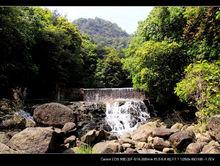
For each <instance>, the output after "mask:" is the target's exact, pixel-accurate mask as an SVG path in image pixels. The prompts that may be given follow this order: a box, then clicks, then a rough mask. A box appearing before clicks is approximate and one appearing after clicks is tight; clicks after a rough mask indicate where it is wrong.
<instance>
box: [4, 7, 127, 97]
mask: <svg viewBox="0 0 220 166" xmlns="http://www.w3.org/2000/svg"><path fill="white" fill-rule="evenodd" d="M0 23H1V24H0V26H1V27H0V36H1V41H0V46H1V48H2V49H1V54H0V56H1V61H0V66H1V67H0V91H1V97H11V96H12V92H13V90H16V89H20V91H21V92H24V91H25V89H26V91H25V92H26V93H27V95H28V96H29V97H33V98H42V97H44V98H51V96H54V94H56V92H57V91H58V89H62V88H73V87H74V88H80V87H99V86H100V87H103V86H105V87H118V86H123V85H127V84H129V83H130V81H129V79H127V78H126V77H127V75H126V74H127V73H126V72H125V71H124V70H123V69H122V63H121V59H120V57H119V56H121V55H122V53H118V52H117V51H116V50H115V49H114V48H112V47H105V48H104V47H101V48H100V47H98V46H97V44H96V43H94V42H92V40H91V39H90V38H89V36H87V35H84V34H81V33H80V32H79V30H78V29H77V28H76V26H75V25H74V24H73V23H71V22H69V21H68V20H67V19H66V18H65V17H62V16H60V15H59V13H57V12H56V11H54V12H51V11H50V10H48V9H44V8H40V7H1V8H0ZM118 80H120V81H118ZM127 80H128V81H127Z"/></svg>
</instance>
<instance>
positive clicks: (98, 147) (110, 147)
mask: <svg viewBox="0 0 220 166" xmlns="http://www.w3.org/2000/svg"><path fill="white" fill-rule="evenodd" d="M92 150H93V152H94V153H101V154H105V153H117V152H120V151H121V146H120V144H119V143H118V142H116V141H105V142H99V143H97V144H95V145H94V146H93V148H92Z"/></svg>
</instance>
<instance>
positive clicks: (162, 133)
mask: <svg viewBox="0 0 220 166" xmlns="http://www.w3.org/2000/svg"><path fill="white" fill-rule="evenodd" d="M177 131H178V129H168V128H156V129H155V130H154V131H153V136H154V137H162V138H169V136H170V135H171V134H173V133H175V132H177Z"/></svg>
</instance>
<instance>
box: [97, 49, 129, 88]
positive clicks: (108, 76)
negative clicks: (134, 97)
mask: <svg viewBox="0 0 220 166" xmlns="http://www.w3.org/2000/svg"><path fill="white" fill-rule="evenodd" d="M106 50H107V54H106V55H104V59H99V60H98V64H97V68H96V81H97V86H98V87H108V88H113V87H123V86H129V85H130V81H129V80H128V78H127V73H126V72H125V71H124V70H123V68H122V63H121V59H120V58H119V52H118V51H117V50H115V49H113V48H106Z"/></svg>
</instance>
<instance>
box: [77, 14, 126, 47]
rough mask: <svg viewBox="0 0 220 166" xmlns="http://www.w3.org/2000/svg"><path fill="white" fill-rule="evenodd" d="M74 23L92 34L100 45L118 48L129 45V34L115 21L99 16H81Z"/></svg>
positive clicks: (82, 30)
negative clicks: (93, 17)
mask: <svg viewBox="0 0 220 166" xmlns="http://www.w3.org/2000/svg"><path fill="white" fill-rule="evenodd" d="M73 23H74V24H76V25H77V26H78V28H79V30H80V31H81V33H85V34H88V35H90V37H91V38H92V40H93V41H94V42H95V43H97V45H98V46H99V47H113V48H115V49H117V50H121V49H123V48H125V47H127V44H128V41H129V34H127V33H126V32H125V31H123V30H122V29H121V28H120V27H118V25H117V24H115V23H111V22H110V21H106V20H103V19H101V18H98V17H96V18H95V19H91V18H89V19H85V18H80V19H78V20H75V21H74V22H73Z"/></svg>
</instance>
